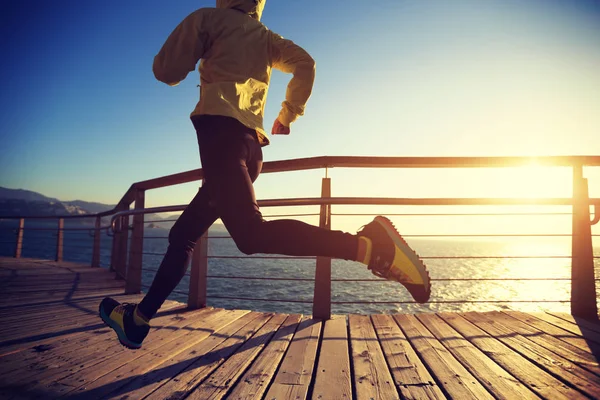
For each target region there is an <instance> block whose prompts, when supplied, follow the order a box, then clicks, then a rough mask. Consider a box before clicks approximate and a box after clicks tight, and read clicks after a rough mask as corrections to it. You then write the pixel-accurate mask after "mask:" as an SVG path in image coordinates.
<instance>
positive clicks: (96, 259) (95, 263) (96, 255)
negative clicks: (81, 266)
mask: <svg viewBox="0 0 600 400" xmlns="http://www.w3.org/2000/svg"><path fill="white" fill-rule="evenodd" d="M101 224H102V218H101V217H96V224H95V225H94V247H93V250H92V267H99V266H100V225H101Z"/></svg>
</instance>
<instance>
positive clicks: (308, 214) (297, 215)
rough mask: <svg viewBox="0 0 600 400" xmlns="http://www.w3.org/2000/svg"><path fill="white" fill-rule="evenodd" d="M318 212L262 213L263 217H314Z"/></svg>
mask: <svg viewBox="0 0 600 400" xmlns="http://www.w3.org/2000/svg"><path fill="white" fill-rule="evenodd" d="M318 215H319V213H301V214H270V215H263V217H264V218H279V217H316V216H318Z"/></svg>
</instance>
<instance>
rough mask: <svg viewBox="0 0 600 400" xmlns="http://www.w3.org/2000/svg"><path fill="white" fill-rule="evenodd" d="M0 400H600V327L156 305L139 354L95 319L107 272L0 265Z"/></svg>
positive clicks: (516, 316) (499, 316)
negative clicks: (325, 316) (320, 318)
mask: <svg viewBox="0 0 600 400" xmlns="http://www.w3.org/2000/svg"><path fill="white" fill-rule="evenodd" d="M0 287H1V291H0V293H1V296H0V398H2V399H22V398H69V399H70V398H80V399H98V398H116V399H142V398H146V397H147V398H152V399H180V398H188V399H220V398H228V399H269V400H271V399H305V398H311V399H324V400H329V399H353V398H356V399H399V398H408V399H423V398H434V399H443V398H453V399H493V398H498V399H522V398H526V399H533V398H549V399H584V398H600V365H599V364H598V357H599V356H600V325H599V324H597V323H592V322H588V321H584V320H579V319H574V318H572V317H571V316H570V315H566V314H554V313H535V314H528V313H523V312H512V311H511V312H489V313H460V314H454V313H437V314H417V315H406V314H398V315H371V316H364V315H350V316H336V317H335V318H333V319H332V320H329V321H326V322H322V321H318V320H313V319H311V318H310V317H306V316H302V315H287V314H272V313H263V312H252V311H242V310H223V309H215V308H206V309H201V310H195V311H186V309H185V307H184V306H183V305H182V304H178V303H175V302H167V304H165V306H164V307H163V309H161V311H160V313H159V315H158V317H157V318H156V319H155V320H153V321H152V325H153V328H152V330H151V332H150V335H149V337H148V338H147V340H146V341H145V342H144V347H143V348H142V349H141V350H136V351H133V350H127V349H125V348H123V347H121V346H120V345H119V344H118V342H117V340H116V336H115V334H114V333H113V332H112V331H111V330H110V329H108V328H106V327H105V326H104V325H103V324H102V322H101V320H100V319H99V317H98V316H97V307H98V303H99V302H100V300H101V299H102V298H103V297H104V296H106V295H111V296H114V297H116V298H118V299H119V300H121V301H131V302H135V301H139V299H140V296H138V295H135V296H124V295H122V294H120V293H123V287H124V284H123V282H122V281H118V280H115V279H114V275H113V274H111V273H110V272H108V271H106V270H104V269H94V268H90V267H87V266H82V265H77V264H70V263H55V262H50V261H42V260H30V259H29V260H25V259H9V258H0Z"/></svg>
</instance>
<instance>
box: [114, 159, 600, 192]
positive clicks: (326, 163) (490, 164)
mask: <svg viewBox="0 0 600 400" xmlns="http://www.w3.org/2000/svg"><path fill="white" fill-rule="evenodd" d="M531 165H540V166H554V167H570V166H596V167H597V166H600V156H545V157H357V156H355V157H344V156H322V157H311V158H297V159H292V160H281V161H269V162H265V163H264V164H263V167H262V173H274V172H288V171H306V170H311V169H322V168H453V169H455V168H506V167H524V166H531ZM203 176H204V173H203V171H202V169H195V170H191V171H186V172H180V173H177V174H173V175H168V176H163V177H160V178H155V179H150V180H146V181H142V182H137V183H135V184H133V185H132V186H133V187H134V189H142V190H149V189H157V188H161V187H165V186H173V185H178V184H182V183H188V182H194V181H199V180H201V179H202V178H203ZM120 203H121V202H120Z"/></svg>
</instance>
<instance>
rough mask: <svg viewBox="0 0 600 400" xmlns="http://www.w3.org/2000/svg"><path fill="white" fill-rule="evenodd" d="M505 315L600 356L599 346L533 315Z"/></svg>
mask: <svg viewBox="0 0 600 400" xmlns="http://www.w3.org/2000/svg"><path fill="white" fill-rule="evenodd" d="M504 313H506V314H507V315H509V316H511V317H513V318H515V319H518V320H519V321H521V322H524V323H526V324H527V325H530V326H532V327H534V328H536V329H538V330H540V331H542V332H546V333H548V334H550V335H552V336H554V337H555V338H557V339H560V340H562V341H564V342H567V343H569V344H571V345H573V346H576V347H578V348H580V349H582V350H584V351H586V352H588V353H591V354H600V345H599V344H597V343H594V342H591V341H587V340H585V339H584V338H582V337H581V336H579V335H576V334H574V333H572V332H569V331H566V330H564V329H562V328H559V327H558V326H556V325H552V324H551V323H548V322H546V321H542V320H541V319H539V318H536V317H534V316H533V315H530V314H527V313H524V312H520V311H508V312H507V311H504Z"/></svg>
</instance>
